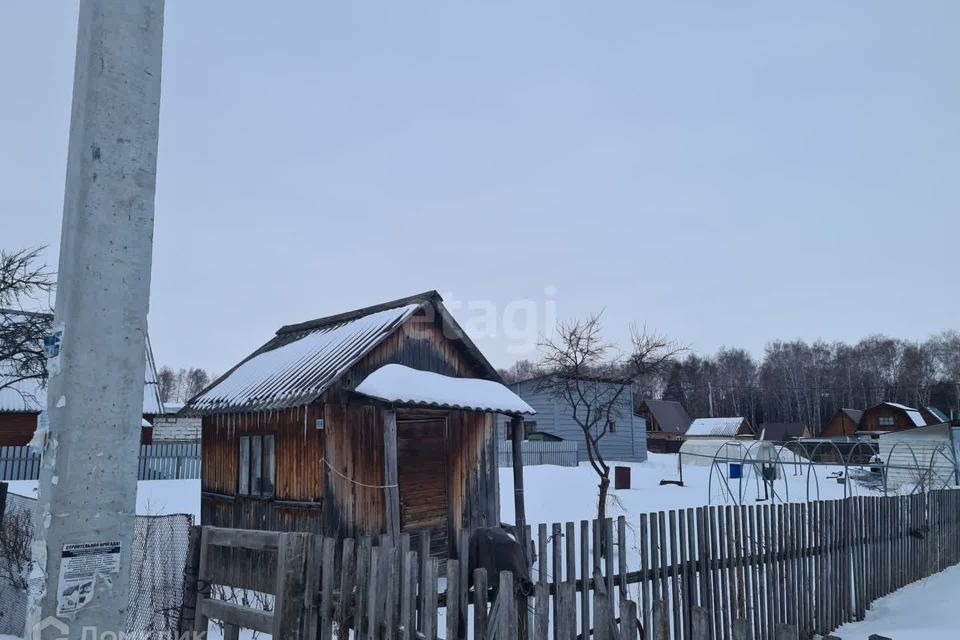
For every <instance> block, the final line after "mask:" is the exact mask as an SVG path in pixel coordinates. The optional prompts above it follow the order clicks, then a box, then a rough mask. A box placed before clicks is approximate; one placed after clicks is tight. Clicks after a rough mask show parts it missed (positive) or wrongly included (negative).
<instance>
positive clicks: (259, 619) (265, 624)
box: [200, 600, 300, 638]
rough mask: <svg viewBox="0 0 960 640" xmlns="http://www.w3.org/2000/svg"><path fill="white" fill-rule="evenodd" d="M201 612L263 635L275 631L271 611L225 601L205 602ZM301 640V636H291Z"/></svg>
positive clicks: (202, 604) (206, 615) (201, 606)
mask: <svg viewBox="0 0 960 640" xmlns="http://www.w3.org/2000/svg"><path fill="white" fill-rule="evenodd" d="M200 610H201V613H202V615H203V617H204V618H206V619H208V620H209V619H210V618H213V619H214V620H222V621H223V622H229V623H230V624H234V625H236V626H238V627H241V628H243V629H253V630H254V631H260V632H261V633H272V632H273V630H274V615H273V613H272V612H270V611H261V610H259V609H248V608H246V607H242V606H240V605H237V604H232V603H230V602H225V601H223V600H203V601H202V602H201V603H200ZM290 637H291V638H294V637H296V638H299V637H300V636H299V634H297V635H295V636H290Z"/></svg>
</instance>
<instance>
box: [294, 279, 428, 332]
mask: <svg viewBox="0 0 960 640" xmlns="http://www.w3.org/2000/svg"><path fill="white" fill-rule="evenodd" d="M431 300H436V301H438V302H443V298H442V297H441V296H440V294H439V293H437V292H436V291H435V290H433V289H431V290H429V291H424V292H422V293H417V294H414V295H412V296H407V297H405V298H397V299H396V300H390V301H389V302H381V303H380V304H375V305H372V306H369V307H361V308H359V309H354V310H352V311H344V312H343V313H336V314H334V315H331V316H324V317H322V318H316V319H314V320H307V321H306V322H300V323H297V324H288V325H284V326H282V327H280V328H279V329H278V330H277V333H276V335H278V336H280V335H284V334H288V333H298V332H300V331H310V330H311V329H318V328H320V327H324V326H327V325H330V324H339V323H341V322H346V321H348V320H355V319H357V318H362V317H364V316H368V315H371V314H374V313H378V312H380V311H387V310H388V309H396V308H397V307H405V306H406V305H408V304H412V303H414V302H421V303H422V302H427V301H431Z"/></svg>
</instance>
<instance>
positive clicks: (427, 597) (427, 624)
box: [421, 558, 480, 640]
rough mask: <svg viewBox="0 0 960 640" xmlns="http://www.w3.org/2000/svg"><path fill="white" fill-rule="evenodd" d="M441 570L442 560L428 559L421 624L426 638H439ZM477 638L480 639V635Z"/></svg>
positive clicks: (430, 639) (432, 639)
mask: <svg viewBox="0 0 960 640" xmlns="http://www.w3.org/2000/svg"><path fill="white" fill-rule="evenodd" d="M439 572H440V562H439V561H438V560H437V559H436V558H430V559H429V560H428V561H427V575H426V576H425V578H424V581H423V586H424V589H425V591H424V592H423V612H422V614H421V625H422V626H423V637H424V639H425V640H437V579H438V577H439ZM477 640H480V638H479V637H478V638H477Z"/></svg>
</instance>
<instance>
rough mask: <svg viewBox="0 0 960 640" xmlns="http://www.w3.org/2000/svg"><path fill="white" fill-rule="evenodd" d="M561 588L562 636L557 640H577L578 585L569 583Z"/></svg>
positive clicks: (565, 583)
mask: <svg viewBox="0 0 960 640" xmlns="http://www.w3.org/2000/svg"><path fill="white" fill-rule="evenodd" d="M559 587H560V635H559V637H558V638H557V640H576V637H577V585H576V584H575V583H573V582H570V581H567V582H564V583H562V584H560V585H559Z"/></svg>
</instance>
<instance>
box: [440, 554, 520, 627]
mask: <svg viewBox="0 0 960 640" xmlns="http://www.w3.org/2000/svg"><path fill="white" fill-rule="evenodd" d="M497 600H499V602H500V607H499V612H498V614H497V615H498V619H497V622H496V626H497V639H498V640H507V639H509V640H513V639H514V638H517V637H518V634H519V629H518V628H517V609H516V598H515V597H514V594H513V574H512V573H510V572H509V571H501V572H500V588H499V590H498V593H497ZM448 637H449V634H448Z"/></svg>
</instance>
